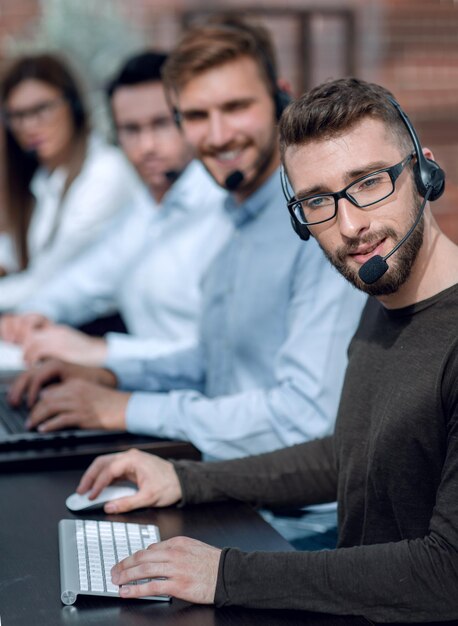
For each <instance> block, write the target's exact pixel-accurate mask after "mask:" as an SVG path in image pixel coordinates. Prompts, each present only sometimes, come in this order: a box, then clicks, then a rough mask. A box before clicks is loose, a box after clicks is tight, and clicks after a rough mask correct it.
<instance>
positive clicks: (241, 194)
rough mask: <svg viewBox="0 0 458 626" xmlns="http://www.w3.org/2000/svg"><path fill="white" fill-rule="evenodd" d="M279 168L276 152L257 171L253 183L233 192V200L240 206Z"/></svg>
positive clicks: (278, 157)
mask: <svg viewBox="0 0 458 626" xmlns="http://www.w3.org/2000/svg"><path fill="white" fill-rule="evenodd" d="M279 166H280V155H279V153H278V150H275V152H274V153H273V154H272V155H271V157H270V159H269V160H268V161H267V162H266V163H265V165H264V167H261V168H260V169H259V170H258V173H257V174H256V176H255V177H254V179H253V181H252V182H250V183H249V184H248V185H247V186H246V187H244V188H243V189H241V190H240V191H234V192H233V196H234V198H235V200H236V201H237V202H238V203H239V204H241V203H242V202H244V201H245V200H246V199H247V198H249V197H250V196H252V195H253V194H254V192H255V191H257V190H258V189H259V188H260V187H262V185H263V184H264V183H265V182H266V180H268V179H269V178H270V177H271V176H272V174H273V173H274V172H275V170H276V169H277V168H278V167H279Z"/></svg>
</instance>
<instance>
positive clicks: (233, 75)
mask: <svg viewBox="0 0 458 626" xmlns="http://www.w3.org/2000/svg"><path fill="white" fill-rule="evenodd" d="M266 38H268V34H267V32H266V31H265V30H264V29H263V28H260V27H257V26H251V25H247V24H245V23H237V24H235V23H234V22H230V23H227V24H226V23H223V24H214V23H211V24H204V25H202V26H198V27H195V28H192V29H190V30H189V31H188V32H186V33H185V35H184V37H183V39H182V40H181V42H180V43H179V45H178V47H177V48H176V49H175V50H174V51H173V52H172V53H171V55H170V57H169V59H168V61H167V63H166V65H165V68H164V81H165V84H166V85H167V93H168V97H169V99H170V101H171V103H172V104H173V106H174V107H175V117H176V120H177V122H178V123H179V124H180V127H181V130H182V132H183V134H184V136H185V137H186V139H187V140H188V141H189V142H190V143H191V145H192V146H193V148H194V149H195V152H196V156H197V157H198V158H199V159H200V160H201V161H202V163H203V164H204V166H205V167H206V169H207V170H208V171H209V172H210V174H211V175H212V177H213V178H214V179H215V180H216V181H217V182H218V183H219V184H220V185H222V186H224V187H226V188H230V189H231V194H230V195H229V196H228V198H227V200H226V203H225V208H226V211H227V213H228V215H229V216H230V218H231V220H232V222H233V225H234V234H233V236H232V237H231V238H230V239H229V241H228V243H227V244H226V245H225V246H224V248H223V249H222V250H221V252H220V254H218V256H217V258H216V259H215V261H214V263H213V264H212V266H211V268H210V269H209V271H208V273H207V275H206V276H205V280H204V283H203V291H204V293H203V309H202V319H201V324H200V328H201V334H200V339H199V343H198V345H197V346H196V347H195V348H194V349H191V350H188V351H180V352H176V353H174V354H170V355H167V356H166V357H163V358H157V359H154V358H150V359H148V360H145V359H143V360H124V361H120V360H118V361H114V360H110V361H108V362H107V364H106V369H98V370H94V369H89V370H81V371H80V372H79V373H78V372H75V375H77V376H81V377H86V378H89V380H98V381H100V382H101V383H102V384H106V386H107V387H108V386H115V385H116V386H119V387H120V388H121V389H123V390H124V391H114V390H112V389H103V388H102V387H101V386H98V387H96V388H95V389H94V387H93V392H91V393H93V396H92V397H95V399H94V401H93V402H92V403H91V406H90V407H88V402H87V395H88V394H87V393H86V392H85V391H84V390H83V387H84V388H85V389H87V388H88V387H89V385H84V386H83V385H82V384H81V383H83V382H84V381H77V382H76V383H75V382H74V381H70V383H69V384H73V386H74V388H73V391H72V398H71V399H70V400H69V397H68V395H65V397H64V393H63V392H62V393H60V392H59V390H58V389H56V390H55V391H53V392H52V394H51V392H49V393H48V390H45V401H43V402H39V403H38V404H37V405H36V407H34V409H33V411H32V414H31V421H30V423H31V425H33V426H40V427H41V428H43V429H45V430H48V429H49V430H52V429H54V428H62V427H63V426H68V425H70V424H71V425H75V423H76V424H77V425H79V426H86V427H87V426H90V427H100V425H102V426H105V427H109V428H114V429H118V428H121V429H123V428H127V429H128V430H129V431H131V432H136V433H139V432H141V433H144V434H151V435H154V436H159V437H166V438H177V439H182V440H187V441H191V442H192V443H193V444H194V445H195V446H196V447H197V448H199V450H200V451H201V452H202V453H203V454H205V455H206V456H207V458H213V459H224V458H233V457H237V456H245V455H247V454H252V453H256V452H266V451H268V450H273V449H277V448H281V447H284V446H287V445H290V444H293V443H299V442H302V441H304V440H309V439H314V438H316V437H318V436H323V435H324V434H327V433H330V432H332V429H333V424H334V419H335V412H336V408H337V403H338V396H339V393H340V389H341V385H342V381H343V375H344V371H345V365H346V350H347V345H348V342H349V340H350V337H351V335H352V334H353V332H354V329H355V328H356V325H357V322H358V319H359V316H360V313H361V309H362V305H363V302H364V298H363V297H362V295H361V294H360V293H358V292H357V290H355V289H353V288H351V287H350V286H349V285H348V284H347V283H346V282H345V281H344V280H343V279H342V278H341V277H340V276H339V275H338V274H337V272H334V271H333V269H332V268H331V267H330V266H329V264H328V263H327V262H326V259H325V257H324V255H323V254H322V253H321V251H320V249H319V247H318V245H317V244H316V243H315V242H313V243H311V245H309V246H302V245H301V243H300V241H298V240H297V238H296V237H295V236H294V233H293V232H292V231H291V229H290V227H289V225H288V223H287V221H285V219H284V214H283V210H282V206H283V204H284V199H283V195H282V191H281V185H280V178H279V164H280V155H279V146H278V133H277V125H278V119H279V116H280V114H281V110H282V108H283V106H284V104H285V99H286V94H284V93H282V92H281V90H280V89H279V87H278V85H277V82H276V79H275V75H274V69H273V68H274V66H273V63H272V60H270V56H271V52H270V48H269V49H265V45H264V42H265V41H266ZM65 368H66V366H63V368H62V366H60V365H57V367H56V366H55V365H53V364H50V365H49V366H47V365H45V366H44V367H43V368H41V371H40V370H38V371H36V372H32V373H31V374H30V375H26V376H25V378H23V379H22V380H20V381H18V383H17V385H16V389H15V397H16V398H18V397H19V395H20V393H21V392H22V391H23V390H24V387H29V388H32V389H34V390H36V389H37V388H38V387H39V386H40V384H42V383H43V382H44V381H46V380H49V378H50V377H55V376H56V374H57V375H62V374H63V376H64V377H66V376H67V374H66V372H67V370H66V369H65ZM74 371H75V370H73V372H74ZM30 380H31V381H32V382H31V383H29V381H30ZM130 391H133V393H130ZM103 398H106V401H105V403H104V401H103Z"/></svg>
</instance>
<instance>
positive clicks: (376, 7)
mask: <svg viewBox="0 0 458 626" xmlns="http://www.w3.org/2000/svg"><path fill="white" fill-rule="evenodd" d="M208 6H209V2H208V0H129V1H128V2H126V0H95V1H94V0H0V72H1V71H2V70H3V69H4V68H5V66H6V65H7V64H8V63H9V61H10V59H12V58H14V57H15V56H17V55H19V54H24V53H26V52H42V51H44V50H53V51H56V50H57V51H59V52H60V53H62V54H63V55H64V56H65V58H66V59H67V60H69V61H70V63H71V64H72V65H73V67H74V69H75V70H76V71H77V72H78V74H79V75H80V76H81V77H82V79H83V81H84V86H85V87H86V90H87V92H88V94H89V96H88V99H89V101H90V105H91V110H92V114H93V118H94V120H95V123H96V125H97V126H99V128H100V129H101V130H102V131H103V132H108V130H109V129H108V124H107V121H106V120H107V117H106V111H105V103H104V101H103V97H102V88H103V85H104V84H105V82H106V80H107V78H108V77H109V76H111V74H112V73H113V72H114V71H115V70H116V69H117V67H118V66H119V64H120V63H121V62H122V61H123V60H124V58H125V57H126V56H128V55H129V54H132V53H134V52H138V51H139V50H142V49H144V48H147V47H154V48H157V49H163V50H168V49H170V48H172V47H173V45H174V43H175V41H176V40H177V38H178V37H179V35H180V32H181V31H182V30H183V29H184V28H185V27H186V25H187V24H188V23H190V22H192V21H194V20H199V19H202V18H203V17H205V16H207V15H208V14H209V13H210V12H212V13H216V12H223V13H230V12H232V11H234V12H236V13H237V14H238V15H246V16H247V17H248V18H252V19H254V20H256V21H259V22H262V23H264V24H265V25H266V26H267V27H268V28H269V29H270V30H271V32H272V34H273V37H274V40H275V42H276V45H277V51H278V56H279V75H280V76H281V77H284V78H286V79H287V80H289V81H290V83H291V85H292V88H293V91H294V92H295V93H297V94H298V93H301V92H302V91H304V90H306V89H308V88H310V87H312V86H314V85H316V84H318V83H320V82H322V81H323V80H326V79H328V78H337V77H340V76H345V75H355V76H358V77H361V78H364V79H366V80H372V81H375V82H379V83H381V84H383V85H385V86H386V87H388V88H389V89H390V90H391V91H393V93H394V94H395V96H396V97H397V99H398V100H399V102H400V103H401V105H402V106H403V107H404V108H405V109H406V110H407V112H408V114H409V116H410V118H411V120H412V121H413V123H414V125H415V127H416V129H417V131H418V133H419V135H420V139H421V141H422V143H423V145H426V146H428V147H431V148H432V149H433V151H434V154H435V157H436V160H437V161H439V163H440V164H441V166H442V167H443V168H444V169H445V171H446V173H447V187H446V193H445V195H444V196H443V197H442V198H441V199H440V200H439V201H438V202H437V203H435V205H434V211H435V214H436V217H437V219H438V221H439V223H440V224H441V226H442V228H443V229H444V230H445V232H446V233H447V234H448V235H449V236H450V237H451V238H452V239H453V240H454V241H455V242H457V243H458V0H283V1H281V0H218V2H215V3H214V4H213V7H214V8H212V10H211V11H209V9H208ZM0 159H1V146H0ZM0 164H1V163H0ZM0 193H1V179H0ZM0 212H1V196H0ZM0 219H1V217H0Z"/></svg>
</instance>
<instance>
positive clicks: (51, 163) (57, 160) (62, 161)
mask: <svg viewBox="0 0 458 626" xmlns="http://www.w3.org/2000/svg"><path fill="white" fill-rule="evenodd" d="M72 154H73V146H71V145H70V146H67V147H65V148H64V149H63V150H61V151H60V152H59V153H58V154H56V155H54V156H53V157H51V158H49V159H41V161H40V163H41V165H43V167H45V168H46V169H47V170H48V172H50V173H51V172H53V171H54V170H56V169H57V168H58V167H65V166H67V165H68V164H69V163H70V160H71V157H72Z"/></svg>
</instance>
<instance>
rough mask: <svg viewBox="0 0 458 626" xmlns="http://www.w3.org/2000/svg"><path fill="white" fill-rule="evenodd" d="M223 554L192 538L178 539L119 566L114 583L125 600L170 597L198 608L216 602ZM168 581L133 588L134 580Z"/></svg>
mask: <svg viewBox="0 0 458 626" xmlns="http://www.w3.org/2000/svg"><path fill="white" fill-rule="evenodd" d="M220 558H221V550H220V549H219V548H214V547H213V546H209V545H207V544H205V543H202V542H201V541H197V540H196V539H190V538H189V537H174V538H173V539H168V540H167V541H161V542H160V543H155V544H152V545H150V546H149V547H148V548H147V549H146V550H140V551H139V552H136V553H135V554H133V555H132V556H129V557H127V558H126V559H124V560H123V561H120V563H117V564H116V565H115V566H114V567H113V568H112V570H111V576H112V581H113V583H114V584H115V585H121V586H120V589H119V595H120V596H121V598H140V597H141V596H157V595H160V596H161V595H168V596H172V597H174V598H180V599H181V600H186V601H187V602H194V603H197V604H212V603H213V602H214V600H215V590H216V582H217V578H218V567H219V561H220ZM145 578H159V579H160V578H165V580H150V581H149V582H147V583H141V584H137V585H129V584H128V583H130V582H132V581H134V580H142V579H145Z"/></svg>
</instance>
